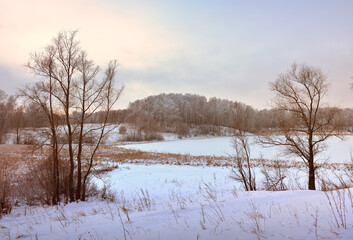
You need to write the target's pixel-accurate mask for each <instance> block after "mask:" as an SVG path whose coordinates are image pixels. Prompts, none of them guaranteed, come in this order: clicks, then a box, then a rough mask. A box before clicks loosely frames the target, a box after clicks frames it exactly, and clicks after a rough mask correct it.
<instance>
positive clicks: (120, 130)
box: [119, 126, 127, 135]
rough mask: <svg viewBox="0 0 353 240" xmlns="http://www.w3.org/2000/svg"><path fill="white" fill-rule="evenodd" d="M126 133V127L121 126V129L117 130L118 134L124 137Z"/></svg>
mask: <svg viewBox="0 0 353 240" xmlns="http://www.w3.org/2000/svg"><path fill="white" fill-rule="evenodd" d="M126 132H127V129H126V127H125V126H121V127H120V128H119V134H121V135H125V134H126Z"/></svg>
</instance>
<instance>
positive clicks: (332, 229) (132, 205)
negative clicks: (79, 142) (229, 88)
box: [0, 164, 353, 240]
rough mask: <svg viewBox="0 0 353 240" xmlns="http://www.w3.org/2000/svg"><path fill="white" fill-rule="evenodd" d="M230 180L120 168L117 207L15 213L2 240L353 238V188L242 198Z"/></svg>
mask: <svg viewBox="0 0 353 240" xmlns="http://www.w3.org/2000/svg"><path fill="white" fill-rule="evenodd" d="M229 175H230V169H228V168H222V167H200V166H199V167H195V166H173V165H133V164H122V165H121V166H120V168H118V169H115V170H113V171H111V172H109V173H108V174H106V175H105V176H104V180H105V182H106V183H108V184H109V183H111V184H112V186H111V190H112V192H114V193H115V202H108V201H97V200H94V201H91V202H84V203H82V202H80V203H71V204H68V205H66V206H59V207H45V208H43V207H29V206H21V207H15V208H14V209H13V211H12V213H11V214H9V215H6V216H4V217H3V219H1V220H0V239H36V238H38V239H52V240H54V239H125V238H126V239H353V238H352V236H353V202H352V195H350V191H353V189H351V190H341V192H339V193H340V195H337V192H336V193H334V194H335V195H334V198H332V197H331V195H327V196H326V195H325V193H324V192H320V191H303V190H302V191H285V192H263V191H259V192H243V191H241V190H239V188H238V186H239V185H238V184H236V183H235V182H234V181H233V180H232V179H230V178H229ZM96 181H97V182H98V183H99V184H100V185H101V186H103V182H101V180H100V179H96ZM352 193H353V192H352ZM328 197H329V198H328ZM328 199H330V200H331V201H329V200H328ZM334 201H335V202H336V203H334ZM330 202H331V204H332V207H333V208H331V207H330ZM336 207H337V208H336ZM341 217H342V218H341Z"/></svg>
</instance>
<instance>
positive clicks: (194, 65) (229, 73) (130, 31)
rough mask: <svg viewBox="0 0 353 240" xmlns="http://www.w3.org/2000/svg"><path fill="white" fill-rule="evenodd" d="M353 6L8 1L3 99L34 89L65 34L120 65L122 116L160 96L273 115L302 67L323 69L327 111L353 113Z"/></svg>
mask: <svg viewBox="0 0 353 240" xmlns="http://www.w3.org/2000/svg"><path fill="white" fill-rule="evenodd" d="M352 13H353V1H351V0H346V1H345V0H336V1H334V0H331V1H327V0H297V1H289V0H267V1H263V0H257V1H255V0H248V1H245V0H244V1H241V0H239V1H236V0H233V1H230V0H221V1H216V0H170V1H163V0H141V1H138V0H131V1H124V0H61V1H57V0H31V1H27V0H8V1H6V0H0V89H2V90H3V91H5V92H7V93H9V94H15V93H16V91H17V88H18V87H20V86H24V85H25V84H26V83H28V82H33V81H35V77H34V76H33V75H31V74H30V73H29V72H28V71H27V70H26V69H25V67H24V64H25V63H26V62H27V61H28V59H29V56H30V53H33V52H35V51H40V50H41V49H43V48H44V47H45V46H46V45H48V44H50V43H51V41H52V39H53V37H55V36H56V35H57V34H58V33H59V32H60V31H65V30H68V31H69V30H76V29H77V30H78V35H77V37H78V39H79V40H80V43H81V47H82V48H83V49H84V50H86V51H87V53H88V57H89V58H90V59H92V60H94V61H95V63H96V64H98V65H99V66H101V67H102V68H104V67H105V66H106V65H107V63H108V62H109V61H110V60H113V59H116V60H117V61H118V62H119V64H120V65H119V69H118V76H117V79H118V81H119V82H120V83H121V84H124V85H125V90H124V93H123V95H122V97H121V99H120V101H119V105H118V107H119V108H125V107H127V106H128V103H129V102H132V101H135V100H137V99H141V98H145V97H147V96H150V95H155V94H160V93H172V92H173V93H192V94H199V95H203V96H206V97H218V98H226V99H230V100H234V101H240V102H243V103H246V104H249V105H251V106H253V107H255V108H257V109H263V108H269V107H270V103H271V99H272V98H273V95H274V94H273V93H272V92H271V91H270V90H269V83H270V82H272V81H275V80H276V78H277V77H278V76H279V74H281V73H283V72H285V71H287V70H288V69H289V67H290V66H291V64H292V63H293V62H296V63H305V64H307V65H310V66H314V67H318V68H321V69H322V71H323V72H324V74H325V75H326V76H327V78H328V81H329V83H330V89H329V93H328V97H327V101H328V102H329V103H330V105H334V106H338V107H353V91H352V90H351V89H350V83H352V82H353V79H352V77H353V27H352V26H353V14H352Z"/></svg>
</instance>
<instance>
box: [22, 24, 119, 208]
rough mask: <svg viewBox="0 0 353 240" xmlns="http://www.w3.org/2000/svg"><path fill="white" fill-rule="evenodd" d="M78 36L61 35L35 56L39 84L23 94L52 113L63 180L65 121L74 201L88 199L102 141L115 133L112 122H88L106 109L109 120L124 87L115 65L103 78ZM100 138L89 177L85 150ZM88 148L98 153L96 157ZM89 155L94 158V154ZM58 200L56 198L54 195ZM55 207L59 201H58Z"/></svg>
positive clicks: (54, 143)
mask: <svg viewBox="0 0 353 240" xmlns="http://www.w3.org/2000/svg"><path fill="white" fill-rule="evenodd" d="M76 34H77V31H70V32H61V33H59V34H58V35H57V36H56V37H55V38H54V39H53V41H52V44H50V45H49V46H47V47H46V48H45V49H44V50H43V51H41V52H39V53H34V54H32V55H31V58H30V61H29V63H28V64H27V67H28V68H29V69H30V70H31V71H32V72H33V73H34V74H35V75H37V76H40V77H42V80H41V81H40V82H37V83H35V84H32V85H30V86H27V87H26V88H24V89H22V90H21V92H22V95H23V96H25V97H26V98H27V99H29V100H30V101H31V102H32V103H35V104H37V105H38V106H40V107H41V108H42V109H43V110H44V112H46V114H47V120H48V123H49V125H50V128H51V147H52V149H53V152H52V155H53V161H54V162H53V166H54V171H53V173H54V175H59V174H58V171H59V168H58V166H57V164H58V163H59V162H58V161H57V160H58V154H59V144H61V143H59V139H58V132H57V130H56V129H57V128H56V126H57V123H56V121H55V119H56V117H57V116H58V115H60V117H62V118H63V119H64V122H65V126H63V127H62V128H61V129H62V130H63V131H64V133H65V134H64V136H65V138H64V139H65V140H64V142H63V144H64V146H65V147H67V149H68V158H69V162H70V172H69V181H68V187H67V189H66V194H67V196H68V198H69V200H70V201H75V200H79V199H82V200H84V199H85V187H86V186H85V185H86V183H87V178H88V176H89V174H90V173H91V168H92V165H93V161H94V159H95V153H96V152H97V150H98V148H99V147H100V145H101V144H102V142H103V138H104V136H105V135H106V134H107V133H108V132H109V131H110V130H111V129H112V127H110V128H109V129H108V128H107V124H108V121H104V122H103V123H102V124H100V125H95V126H86V125H85V123H87V120H88V118H89V117H90V116H91V115H92V114H94V113H95V112H97V111H102V110H103V115H104V119H108V117H109V114H110V110H111V109H112V108H113V107H114V105H115V103H116V101H117V100H118V99H119V96H120V94H121V92H122V90H123V88H122V87H121V88H117V87H116V84H115V75H116V71H117V64H116V62H115V61H114V62H111V63H110V64H109V65H108V67H107V70H106V71H105V74H103V76H102V77H101V78H99V77H98V75H99V74H98V73H99V72H100V68H99V67H98V66H96V65H95V64H94V62H93V61H92V60H89V59H88V57H87V54H86V52H85V51H83V50H82V49H81V47H80V44H79V42H78V41H77V40H76ZM94 134H96V135H97V136H95V137H94V138H92V139H91V140H92V141H93V142H92V143H91V144H92V146H90V147H88V148H87V151H85V152H86V154H85V156H84V157H85V159H86V160H87V161H86V164H85V166H84V167H85V172H84V174H83V166H82V158H83V149H84V147H85V144H86V142H87V141H86V140H87V138H88V137H89V136H92V135H94ZM89 149H93V150H92V151H91V152H90V151H88V150H89ZM89 152H90V154H89ZM54 175H53V182H54V183H56V184H54V185H55V186H56V187H58V186H59V184H60V183H59V182H58V181H59V180H58V178H57V177H55V176H54ZM54 195H56V194H54ZM55 198H56V199H57V200H56V201H53V204H56V202H58V201H59V196H55Z"/></svg>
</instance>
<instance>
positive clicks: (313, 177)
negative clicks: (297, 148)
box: [309, 159, 316, 190]
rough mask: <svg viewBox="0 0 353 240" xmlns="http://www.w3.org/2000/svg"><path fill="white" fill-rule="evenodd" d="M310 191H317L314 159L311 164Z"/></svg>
mask: <svg viewBox="0 0 353 240" xmlns="http://www.w3.org/2000/svg"><path fill="white" fill-rule="evenodd" d="M309 190H316V188H315V167H314V162H313V159H312V160H311V162H309Z"/></svg>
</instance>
